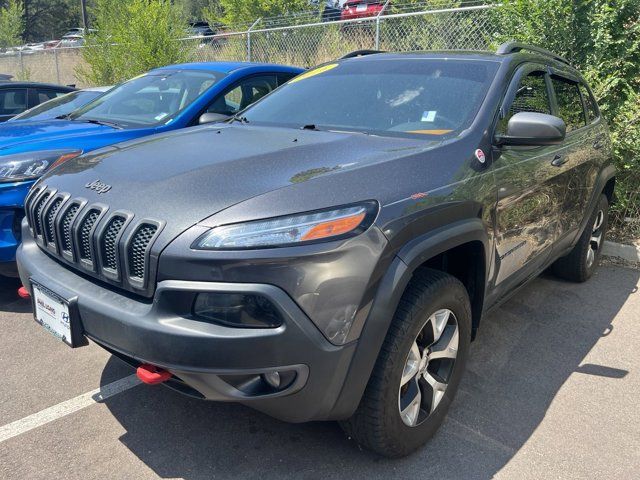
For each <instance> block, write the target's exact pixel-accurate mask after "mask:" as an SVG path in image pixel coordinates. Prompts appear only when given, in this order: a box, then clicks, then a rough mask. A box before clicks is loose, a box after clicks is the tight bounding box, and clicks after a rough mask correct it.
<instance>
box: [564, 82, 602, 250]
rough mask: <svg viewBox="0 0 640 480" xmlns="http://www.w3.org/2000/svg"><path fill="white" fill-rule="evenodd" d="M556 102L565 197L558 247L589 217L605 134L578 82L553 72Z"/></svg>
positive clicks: (597, 114) (589, 95) (567, 240)
mask: <svg viewBox="0 0 640 480" xmlns="http://www.w3.org/2000/svg"><path fill="white" fill-rule="evenodd" d="M551 84H552V86H553V92H554V99H555V112H554V114H555V115H556V116H558V117H560V118H562V119H563V120H564V122H565V124H566V125H567V136H566V138H565V141H564V144H563V147H564V151H563V159H564V160H565V162H566V163H565V164H564V165H563V166H562V169H563V170H564V171H565V172H567V182H566V194H565V198H564V202H563V207H562V209H561V211H560V217H559V218H560V222H559V224H558V229H559V231H558V235H559V237H560V242H558V247H559V248H563V246H564V245H565V241H563V240H566V243H571V240H573V239H574V238H575V235H576V234H577V233H578V232H579V229H580V225H581V223H582V220H583V219H584V218H585V216H586V215H588V214H589V212H588V210H589V202H590V200H591V197H592V193H593V189H594V188H595V184H596V178H597V174H598V169H599V165H600V163H601V161H602V158H601V157H602V155H603V152H604V151H605V149H604V148H603V147H604V146H605V142H606V131H605V130H604V128H605V127H604V125H603V122H602V121H601V120H600V115H599V113H597V107H596V106H595V101H594V100H593V97H592V96H591V94H590V92H588V90H587V89H586V88H585V86H584V84H583V83H581V81H580V80H579V79H578V78H574V77H572V76H570V75H568V74H566V75H565V74H563V73H561V72H558V71H554V72H553V75H551Z"/></svg>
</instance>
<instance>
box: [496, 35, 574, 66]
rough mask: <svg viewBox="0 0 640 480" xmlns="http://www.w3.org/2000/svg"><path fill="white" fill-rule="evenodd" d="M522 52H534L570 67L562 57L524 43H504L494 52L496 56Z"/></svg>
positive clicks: (569, 63)
mask: <svg viewBox="0 0 640 480" xmlns="http://www.w3.org/2000/svg"><path fill="white" fill-rule="evenodd" d="M522 50H527V51H529V52H536V53H541V54H542V55H546V56H547V57H551V58H553V59H554V60H557V61H559V62H562V63H566V64H567V65H569V66H571V62H569V60H567V59H566V58H564V57H561V56H560V55H557V54H555V53H553V52H551V51H549V50H546V49H544V48H540V47H536V46H534V45H527V44H526V43H520V42H514V41H513V40H512V41H509V42H505V43H503V44H502V45H500V46H499V47H498V49H497V50H496V54H497V55H508V54H510V53H516V52H521V51H522Z"/></svg>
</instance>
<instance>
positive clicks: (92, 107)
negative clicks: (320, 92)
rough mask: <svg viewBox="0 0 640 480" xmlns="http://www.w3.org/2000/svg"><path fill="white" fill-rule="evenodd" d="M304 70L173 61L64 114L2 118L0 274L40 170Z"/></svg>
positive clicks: (237, 99) (173, 124)
mask: <svg viewBox="0 0 640 480" xmlns="http://www.w3.org/2000/svg"><path fill="white" fill-rule="evenodd" d="M302 71H303V69H301V68H297V67H287V66H282V65H270V64H258V63H244V62H234V63H223V62H211V63H190V64H181V65H172V66H168V67H162V68H158V69H155V70H152V71H150V72H148V73H146V74H144V75H141V76H139V77H136V78H134V79H132V80H129V81H128V82H125V83H123V84H121V85H119V86H117V87H115V88H113V89H112V90H110V91H109V92H107V93H106V94H104V95H102V96H100V97H98V98H97V99H95V100H94V101H92V102H90V103H89V104H87V105H85V106H84V107H81V108H79V109H78V110H75V111H73V112H72V113H70V114H67V115H64V116H60V117H57V118H55V119H52V120H48V121H29V120H25V121H19V122H9V123H7V124H4V125H2V126H0V274H2V275H13V274H15V250H16V247H17V245H18V243H19V241H20V238H19V231H20V230H19V225H20V222H21V220H22V217H23V215H24V214H23V208H24V207H23V203H24V199H25V196H26V194H27V192H28V190H29V188H30V187H31V185H33V183H34V182H35V180H36V179H37V178H38V177H39V176H40V175H42V174H43V173H44V172H45V171H47V170H48V169H50V168H52V167H54V166H55V165H57V164H59V163H61V162H64V161H66V160H68V159H70V158H74V157H76V156H78V155H80V154H82V153H86V152H90V151H92V150H96V149H98V148H102V147H105V146H108V145H112V144H114V143H119V142H124V141H127V140H133V139H136V138H140V137H143V136H147V135H152V134H155V133H161V132H167V131H170V130H175V129H178V128H184V127H189V126H193V125H198V124H201V123H206V122H210V121H215V120H219V119H221V118H224V117H225V116H232V115H234V114H236V113H237V112H239V111H240V110H242V109H244V108H245V107H247V106H248V105H250V104H251V103H253V102H255V101H256V100H258V99H260V98H261V97H263V96H264V95H266V94H267V93H269V92H270V91H272V90H274V89H275V88H277V87H278V86H279V85H281V84H283V83H285V82H286V81H288V80H289V79H291V78H293V77H294V76H296V75H298V74H299V73H301V72H302Z"/></svg>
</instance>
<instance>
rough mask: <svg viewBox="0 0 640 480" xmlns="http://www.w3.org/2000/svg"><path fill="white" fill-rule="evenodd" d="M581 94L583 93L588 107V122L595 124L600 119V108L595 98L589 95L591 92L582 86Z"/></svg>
mask: <svg viewBox="0 0 640 480" xmlns="http://www.w3.org/2000/svg"><path fill="white" fill-rule="evenodd" d="M580 92H582V98H584V104H585V106H586V107H587V121H588V122H589V123H591V122H593V121H594V120H595V119H596V118H598V115H599V113H598V106H597V105H596V101H595V99H594V98H593V96H592V95H591V94H590V93H589V90H588V89H587V87H585V86H584V85H580Z"/></svg>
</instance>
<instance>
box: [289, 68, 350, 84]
mask: <svg viewBox="0 0 640 480" xmlns="http://www.w3.org/2000/svg"><path fill="white" fill-rule="evenodd" d="M337 66H338V64H337V63H330V64H329V65H323V66H322V67H318V68H314V69H313V70H309V71H308V72H306V73H303V74H301V75H298V76H297V77H296V78H294V79H293V80H291V81H290V82H289V83H295V82H299V81H300V80H304V79H305V78H310V77H315V76H316V75H319V74H321V73H324V72H328V71H329V70H333V69H334V68H336V67H337Z"/></svg>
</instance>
